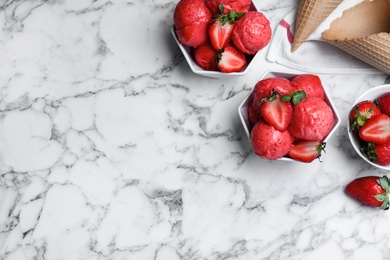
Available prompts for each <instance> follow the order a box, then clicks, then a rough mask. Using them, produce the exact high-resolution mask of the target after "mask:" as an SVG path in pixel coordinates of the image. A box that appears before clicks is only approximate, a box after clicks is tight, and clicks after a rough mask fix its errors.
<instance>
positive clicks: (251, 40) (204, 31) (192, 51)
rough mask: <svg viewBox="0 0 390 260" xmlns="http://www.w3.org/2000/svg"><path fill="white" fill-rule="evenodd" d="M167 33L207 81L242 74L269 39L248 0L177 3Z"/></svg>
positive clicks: (262, 18)
mask: <svg viewBox="0 0 390 260" xmlns="http://www.w3.org/2000/svg"><path fill="white" fill-rule="evenodd" d="M173 22H174V24H173V26H172V28H171V33H172V36H173V38H174V39H175V41H176V43H177V45H178V46H179V48H180V50H181V51H182V53H183V55H184V57H185V59H186V61H187V63H188V65H189V67H190V68H191V70H192V71H193V72H194V73H195V74H198V75H202V76H206V77H211V78H226V77H235V76H243V75H245V74H246V73H247V72H248V70H249V69H250V67H251V66H252V65H253V63H254V61H255V60H256V57H257V56H258V54H259V52H260V51H261V50H262V49H263V48H265V47H266V46H267V45H268V44H269V42H270V39H271V36H272V30H271V26H270V22H269V20H268V19H267V17H266V16H265V15H264V14H263V13H262V12H260V11H259V10H258V9H257V7H256V6H255V4H254V2H253V1H251V0H236V1H231V0H180V1H179V2H178V3H177V5H176V7H175V10H174V13H173Z"/></svg>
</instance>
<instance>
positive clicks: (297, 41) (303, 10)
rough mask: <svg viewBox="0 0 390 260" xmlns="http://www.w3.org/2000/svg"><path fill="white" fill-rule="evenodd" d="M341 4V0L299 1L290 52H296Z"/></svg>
mask: <svg viewBox="0 0 390 260" xmlns="http://www.w3.org/2000/svg"><path fill="white" fill-rule="evenodd" d="M341 2H342V0H300V1H299V5H298V9H297V14H296V19H295V33H294V34H295V35H294V41H293V43H292V46H291V52H294V51H296V49H298V47H299V46H300V45H301V44H302V43H303V42H304V41H306V40H307V38H308V37H309V36H310V34H312V33H313V32H314V31H315V29H316V28H317V27H318V26H319V25H320V24H321V23H322V22H323V21H324V20H325V18H327V17H328V16H329V15H330V14H331V13H332V12H333V11H334V9H336V7H337V6H338V5H339V4H340V3H341Z"/></svg>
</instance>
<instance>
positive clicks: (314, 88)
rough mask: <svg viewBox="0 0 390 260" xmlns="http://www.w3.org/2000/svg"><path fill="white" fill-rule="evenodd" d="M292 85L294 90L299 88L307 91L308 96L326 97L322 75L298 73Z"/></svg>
mask: <svg viewBox="0 0 390 260" xmlns="http://www.w3.org/2000/svg"><path fill="white" fill-rule="evenodd" d="M291 87H292V90H293V91H294V92H295V91H299V90H303V91H305V93H306V98H308V97H318V98H320V99H325V92H324V88H323V86H322V82H321V79H320V77H318V76H317V75H314V74H302V75H298V76H296V77H294V78H293V79H292V80H291Z"/></svg>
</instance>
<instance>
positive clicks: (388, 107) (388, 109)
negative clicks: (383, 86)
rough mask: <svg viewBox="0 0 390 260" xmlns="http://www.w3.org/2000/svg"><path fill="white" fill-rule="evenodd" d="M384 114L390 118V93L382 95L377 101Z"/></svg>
mask: <svg viewBox="0 0 390 260" xmlns="http://www.w3.org/2000/svg"><path fill="white" fill-rule="evenodd" d="M374 102H375V104H377V105H378V107H379V108H380V110H381V111H382V113H383V114H386V115H388V116H390V92H386V93H384V94H382V95H381V96H380V97H379V98H377V99H376V100H375V101H374Z"/></svg>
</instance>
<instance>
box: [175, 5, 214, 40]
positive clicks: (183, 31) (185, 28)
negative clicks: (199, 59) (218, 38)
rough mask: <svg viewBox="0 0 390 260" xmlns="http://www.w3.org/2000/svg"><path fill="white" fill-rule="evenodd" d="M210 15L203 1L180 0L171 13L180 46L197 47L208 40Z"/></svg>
mask: <svg viewBox="0 0 390 260" xmlns="http://www.w3.org/2000/svg"><path fill="white" fill-rule="evenodd" d="M211 19H212V14H211V12H210V10H209V9H208V7H207V6H206V4H205V3H204V1H203V0H181V1H180V2H179V3H178V4H177V5H176V8H175V11H174V13H173V23H174V26H175V31H176V35H177V38H178V40H179V42H180V43H181V44H184V45H187V46H190V47H197V46H200V45H202V44H203V43H205V42H206V41H207V39H208V34H207V28H208V24H209V23H210V21H211Z"/></svg>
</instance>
